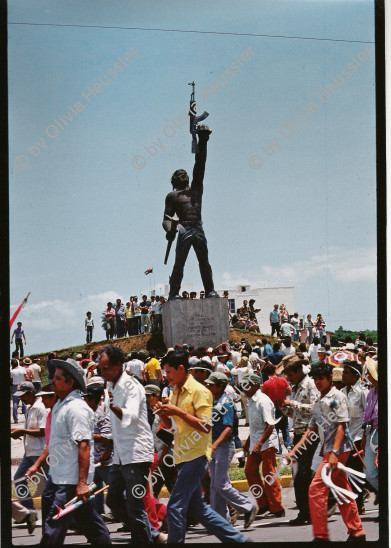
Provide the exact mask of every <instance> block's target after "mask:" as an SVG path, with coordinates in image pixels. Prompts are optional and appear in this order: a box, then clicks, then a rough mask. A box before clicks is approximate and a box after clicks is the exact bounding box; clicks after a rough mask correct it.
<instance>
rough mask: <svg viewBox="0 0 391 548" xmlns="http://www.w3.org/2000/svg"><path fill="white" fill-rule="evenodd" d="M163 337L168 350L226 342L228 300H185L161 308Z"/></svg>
mask: <svg viewBox="0 0 391 548" xmlns="http://www.w3.org/2000/svg"><path fill="white" fill-rule="evenodd" d="M162 315H163V337H164V343H165V345H166V346H167V348H170V347H174V346H175V345H176V344H178V343H179V344H188V345H194V346H195V348H198V347H199V346H203V347H206V348H207V347H209V346H213V347H215V346H217V345H218V344H220V343H222V342H223V341H227V340H228V339H229V317H228V303H227V299H224V298H220V299H193V300H190V299H186V300H174V301H169V302H167V303H165V304H164V305H163V308H162Z"/></svg>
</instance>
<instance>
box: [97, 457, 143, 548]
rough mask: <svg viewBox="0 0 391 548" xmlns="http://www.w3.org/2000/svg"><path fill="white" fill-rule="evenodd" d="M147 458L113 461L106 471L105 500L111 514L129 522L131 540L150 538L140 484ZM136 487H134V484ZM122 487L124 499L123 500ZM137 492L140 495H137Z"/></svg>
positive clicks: (138, 542) (134, 541)
mask: <svg viewBox="0 0 391 548" xmlns="http://www.w3.org/2000/svg"><path fill="white" fill-rule="evenodd" d="M150 465H151V463H150V462H136V463H131V464H113V465H112V466H111V467H110V468H111V470H110V474H109V484H110V487H109V490H108V493H107V497H106V504H107V506H108V507H109V508H110V509H111V511H112V512H113V514H114V515H115V516H116V517H118V518H119V519H120V520H121V521H123V522H124V523H126V524H127V525H129V529H130V533H131V535H132V544H136V543H137V544H142V543H145V544H148V543H151V542H152V536H151V526H150V525H149V520H148V516H147V513H146V511H145V507H144V502H143V498H142V497H143V495H142V488H141V487H137V486H142V487H144V488H145V487H146V485H147V480H146V479H145V477H147V478H148V474H149V467H150ZM135 487H136V489H135V490H134V488H135ZM124 491H126V503H125V501H124V495H123V493H124ZM138 495H141V497H140V496H138Z"/></svg>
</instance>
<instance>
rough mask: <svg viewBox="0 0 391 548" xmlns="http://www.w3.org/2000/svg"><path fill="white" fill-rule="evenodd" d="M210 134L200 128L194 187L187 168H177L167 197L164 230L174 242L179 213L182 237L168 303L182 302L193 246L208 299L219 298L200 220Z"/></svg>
mask: <svg viewBox="0 0 391 548" xmlns="http://www.w3.org/2000/svg"><path fill="white" fill-rule="evenodd" d="M211 133H212V132H211V130H210V129H209V128H208V126H198V129H197V134H198V151H197V153H196V156H195V163H194V169H193V181H192V183H191V185H190V186H189V176H188V175H187V173H186V171H185V170H184V169H178V170H177V171H175V173H174V174H173V176H172V177H171V184H172V186H173V189H174V190H173V191H172V192H170V193H169V194H167V197H166V207H165V209H164V219H163V228H164V230H165V231H166V233H167V234H166V238H167V240H168V241H172V240H174V239H175V234H176V222H175V221H173V220H172V218H173V216H174V214H176V215H177V216H178V233H179V234H178V241H177V245H176V252H175V264H174V268H173V270H172V274H171V278H170V294H169V297H168V300H169V301H170V300H172V299H181V297H180V295H179V290H180V288H181V283H182V278H183V269H184V266H185V262H186V259H187V256H188V254H189V251H190V248H191V246H193V247H194V251H195V253H196V255H197V259H198V263H199V266H200V273H201V278H202V283H203V284H204V289H205V296H206V298H211V297H218V296H219V295H218V294H217V293H216V291H215V290H214V285H213V277H212V268H211V266H210V264H209V260H208V244H207V241H206V237H205V233H204V229H203V228H202V220H201V207H202V193H203V190H204V185H203V181H204V173H205V162H206V143H207V141H208V140H209V135H210V134H211Z"/></svg>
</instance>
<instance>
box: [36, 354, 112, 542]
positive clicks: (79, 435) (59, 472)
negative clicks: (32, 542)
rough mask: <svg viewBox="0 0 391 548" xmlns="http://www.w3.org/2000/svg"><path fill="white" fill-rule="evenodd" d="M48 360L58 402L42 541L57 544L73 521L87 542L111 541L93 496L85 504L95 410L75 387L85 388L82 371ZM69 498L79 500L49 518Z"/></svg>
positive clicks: (68, 362) (90, 473)
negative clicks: (63, 512) (57, 516)
mask: <svg viewBox="0 0 391 548" xmlns="http://www.w3.org/2000/svg"><path fill="white" fill-rule="evenodd" d="M52 363H53V365H54V367H55V372H54V377H53V380H52V388H53V391H54V392H55V393H56V395H57V396H58V400H57V402H56V403H55V404H54V406H53V409H52V420H51V428H50V438H49V455H48V457H47V462H48V463H49V464H50V476H51V480H52V482H53V489H54V495H53V502H52V506H51V509H50V511H49V515H48V517H47V519H46V522H45V531H44V533H43V536H42V539H41V544H42V545H49V546H52V545H56V546H58V545H62V544H63V543H64V539H65V535H66V533H67V530H68V527H69V525H70V523H71V521H72V520H74V522H75V526H76V528H77V529H78V530H79V531H80V532H81V533H82V534H83V535H85V536H86V537H87V540H88V542H89V543H91V544H92V546H95V545H98V544H111V539H110V535H109V532H108V530H107V527H106V525H105V524H104V522H103V520H102V518H101V516H100V515H99V514H98V512H97V511H96V509H95V505H94V502H93V500H92V501H88V502H86V499H87V498H88V497H89V496H90V491H89V489H88V485H89V484H90V483H91V482H92V480H93V477H94V436H93V428H94V413H93V411H92V410H91V409H90V408H89V407H88V405H87V404H86V402H85V401H84V400H83V398H82V396H81V394H80V390H82V391H83V392H85V390H86V385H85V380H84V375H83V369H82V368H81V367H80V365H79V364H78V363H77V362H76V361H75V360H72V359H68V360H66V361H64V360H53V361H52ZM74 496H76V497H77V498H78V499H81V500H83V502H84V504H83V505H81V506H80V507H79V508H77V509H76V510H75V511H73V512H71V513H69V514H66V515H65V516H62V517H61V519H57V520H55V519H53V517H54V515H55V514H57V507H60V508H63V507H64V505H65V504H66V503H67V502H68V501H69V500H71V499H72V498H73V497H74Z"/></svg>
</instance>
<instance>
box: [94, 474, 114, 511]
mask: <svg viewBox="0 0 391 548" xmlns="http://www.w3.org/2000/svg"><path fill="white" fill-rule="evenodd" d="M110 469H111V466H103V467H102V466H99V467H98V468H95V474H94V483H95V485H96V490H98V489H101V487H103V482H104V483H105V485H109V474H110ZM94 504H95V508H96V511H97V512H98V514H103V513H104V511H105V496H104V491H102V493H99V494H98V495H96V497H95V499H94Z"/></svg>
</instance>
